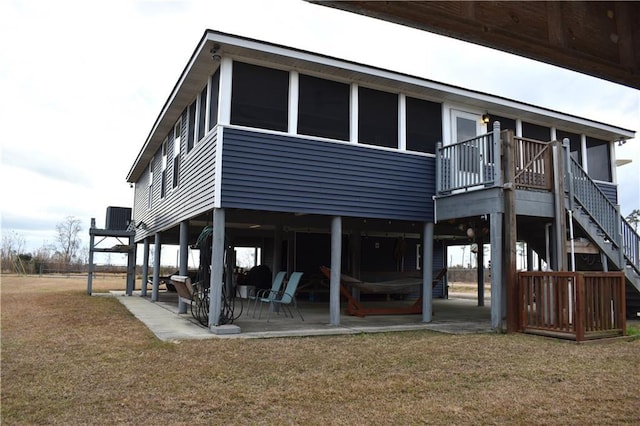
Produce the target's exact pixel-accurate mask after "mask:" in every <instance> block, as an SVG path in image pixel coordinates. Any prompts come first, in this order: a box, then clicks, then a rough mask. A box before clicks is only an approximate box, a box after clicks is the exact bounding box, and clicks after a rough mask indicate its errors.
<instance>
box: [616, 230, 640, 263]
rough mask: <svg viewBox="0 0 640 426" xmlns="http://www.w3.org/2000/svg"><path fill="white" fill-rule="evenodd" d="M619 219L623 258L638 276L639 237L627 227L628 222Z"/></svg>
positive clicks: (639, 257) (639, 259)
mask: <svg viewBox="0 0 640 426" xmlns="http://www.w3.org/2000/svg"><path fill="white" fill-rule="evenodd" d="M621 219H622V220H621V226H622V251H623V252H624V257H625V258H626V259H627V261H628V262H629V264H631V266H633V269H635V270H636V273H638V274H640V235H638V233H637V232H636V231H635V230H634V229H633V227H632V226H631V225H629V222H627V221H626V220H625V219H624V218H621Z"/></svg>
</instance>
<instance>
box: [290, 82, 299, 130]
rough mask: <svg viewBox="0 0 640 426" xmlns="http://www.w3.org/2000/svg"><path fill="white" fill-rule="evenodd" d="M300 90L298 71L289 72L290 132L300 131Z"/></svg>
mask: <svg viewBox="0 0 640 426" xmlns="http://www.w3.org/2000/svg"><path fill="white" fill-rule="evenodd" d="M299 92H300V84H299V74H298V71H290V72H289V118H288V121H289V125H288V133H289V134H291V135H295V134H296V133H298V97H299Z"/></svg>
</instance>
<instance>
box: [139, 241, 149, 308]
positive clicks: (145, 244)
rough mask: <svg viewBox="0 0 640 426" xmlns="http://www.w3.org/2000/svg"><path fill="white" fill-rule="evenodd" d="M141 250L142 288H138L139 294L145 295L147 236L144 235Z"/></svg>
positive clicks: (147, 266) (147, 275) (147, 255)
mask: <svg viewBox="0 0 640 426" xmlns="http://www.w3.org/2000/svg"><path fill="white" fill-rule="evenodd" d="M142 247H143V250H142V288H141V290H140V296H142V297H146V296H147V280H148V277H149V237H146V238H145V239H144V241H143V246H142Z"/></svg>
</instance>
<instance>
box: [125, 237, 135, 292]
mask: <svg viewBox="0 0 640 426" xmlns="http://www.w3.org/2000/svg"><path fill="white" fill-rule="evenodd" d="M134 240H135V234H131V235H130V236H129V249H128V250H127V291H126V293H127V296H132V295H133V291H134V290H135V289H136V243H135V241H134Z"/></svg>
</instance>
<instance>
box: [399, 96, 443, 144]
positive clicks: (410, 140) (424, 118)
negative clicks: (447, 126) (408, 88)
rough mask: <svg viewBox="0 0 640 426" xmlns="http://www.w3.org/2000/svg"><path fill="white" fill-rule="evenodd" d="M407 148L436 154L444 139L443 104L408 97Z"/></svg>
mask: <svg viewBox="0 0 640 426" xmlns="http://www.w3.org/2000/svg"><path fill="white" fill-rule="evenodd" d="M406 105H407V149H408V150H409V151H419V152H428V153H430V154H435V152H436V142H438V141H442V106H441V104H439V103H436V102H429V101H425V100H422V99H415V98H410V97H407V98H406Z"/></svg>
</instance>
